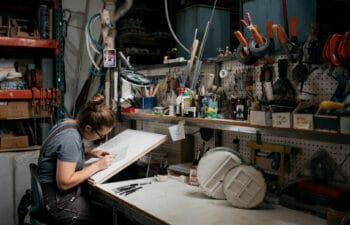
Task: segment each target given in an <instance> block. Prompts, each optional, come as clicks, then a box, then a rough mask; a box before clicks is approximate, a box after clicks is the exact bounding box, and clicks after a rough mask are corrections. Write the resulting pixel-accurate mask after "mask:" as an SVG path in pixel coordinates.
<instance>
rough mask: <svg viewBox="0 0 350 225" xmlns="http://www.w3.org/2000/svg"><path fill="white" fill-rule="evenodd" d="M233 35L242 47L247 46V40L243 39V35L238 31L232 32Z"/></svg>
mask: <svg viewBox="0 0 350 225" xmlns="http://www.w3.org/2000/svg"><path fill="white" fill-rule="evenodd" d="M233 34H234V35H235V36H236V38H237V39H238V41H239V42H240V43H241V45H242V46H243V47H247V46H248V42H247V40H246V39H245V38H244V36H243V34H242V33H241V32H240V31H239V30H237V31H235V32H233Z"/></svg>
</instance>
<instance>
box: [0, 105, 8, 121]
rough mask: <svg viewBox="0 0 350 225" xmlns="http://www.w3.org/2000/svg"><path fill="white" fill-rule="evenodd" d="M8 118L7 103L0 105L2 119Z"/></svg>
mask: <svg viewBox="0 0 350 225" xmlns="http://www.w3.org/2000/svg"><path fill="white" fill-rule="evenodd" d="M6 118H7V105H0V119H6Z"/></svg>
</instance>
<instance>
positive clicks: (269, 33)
mask: <svg viewBox="0 0 350 225" xmlns="http://www.w3.org/2000/svg"><path fill="white" fill-rule="evenodd" d="M272 26H273V22H272V20H268V21H266V29H267V36H268V37H269V38H270V39H273V29H272Z"/></svg>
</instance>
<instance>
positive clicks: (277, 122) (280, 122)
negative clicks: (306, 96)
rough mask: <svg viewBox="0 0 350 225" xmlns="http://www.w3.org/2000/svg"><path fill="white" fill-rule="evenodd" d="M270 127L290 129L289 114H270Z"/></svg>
mask: <svg viewBox="0 0 350 225" xmlns="http://www.w3.org/2000/svg"><path fill="white" fill-rule="evenodd" d="M272 126H273V127H282V128H290V112H282V113H272Z"/></svg>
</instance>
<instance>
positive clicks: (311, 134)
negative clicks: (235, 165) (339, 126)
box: [122, 113, 350, 144]
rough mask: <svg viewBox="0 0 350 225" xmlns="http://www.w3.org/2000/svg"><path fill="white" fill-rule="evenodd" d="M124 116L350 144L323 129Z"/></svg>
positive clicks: (338, 135) (222, 120)
mask: <svg viewBox="0 0 350 225" xmlns="http://www.w3.org/2000/svg"><path fill="white" fill-rule="evenodd" d="M122 115H123V118H125V119H130V120H145V121H152V122H160V123H173V124H176V123H178V121H185V125H187V126H198V127H205V128H212V129H219V130H226V131H234V132H242V133H248V134H256V133H257V132H259V133H260V134H261V135H264V134H265V135H275V136H282V137H289V138H300V139H307V140H314V141H323V142H331V143H338V144H349V138H350V134H340V133H332V132H322V131H308V130H297V129H292V128H274V127H264V126H254V125H250V124H249V123H247V122H245V121H234V120H228V119H204V118H190V117H176V116H158V115H154V114H141V113H122Z"/></svg>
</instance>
